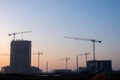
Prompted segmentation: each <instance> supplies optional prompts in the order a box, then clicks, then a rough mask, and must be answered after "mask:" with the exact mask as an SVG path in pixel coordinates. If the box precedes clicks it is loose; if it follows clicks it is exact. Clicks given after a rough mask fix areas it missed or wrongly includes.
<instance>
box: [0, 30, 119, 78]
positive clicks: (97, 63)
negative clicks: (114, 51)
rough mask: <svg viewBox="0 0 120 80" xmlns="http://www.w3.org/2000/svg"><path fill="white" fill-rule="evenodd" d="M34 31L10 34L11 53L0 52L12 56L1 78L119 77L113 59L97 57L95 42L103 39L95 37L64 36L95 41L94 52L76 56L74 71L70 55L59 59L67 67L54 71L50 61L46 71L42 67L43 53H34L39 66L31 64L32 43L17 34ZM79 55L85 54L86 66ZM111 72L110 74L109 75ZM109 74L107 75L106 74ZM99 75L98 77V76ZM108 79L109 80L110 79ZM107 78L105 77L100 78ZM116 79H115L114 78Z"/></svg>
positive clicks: (2, 69) (3, 68)
mask: <svg viewBox="0 0 120 80" xmlns="http://www.w3.org/2000/svg"><path fill="white" fill-rule="evenodd" d="M29 32H32V31H24V32H17V33H12V34H9V36H13V40H12V41H11V43H10V55H8V54H0V55H5V56H10V65H9V66H4V67H2V68H1V75H0V79H2V80H3V79H4V80H8V79H9V80H16V79H20V80H22V79H26V80H40V79H42V80H53V79H54V80H98V77H101V76H103V75H104V77H105V78H108V79H110V78H111V77H112V78H119V79H120V77H119V76H118V75H120V73H119V72H114V71H113V70H112V61H111V60H97V59H96V57H95V54H96V53H95V43H101V42H102V41H99V40H95V39H86V38H76V37H68V36H64V38H67V39H74V40H84V41H88V42H92V43H93V53H83V54H79V55H77V56H76V65H75V66H76V70H75V71H73V70H71V69H68V61H69V60H70V57H65V58H61V59H59V60H64V61H65V63H66V64H65V69H54V70H53V71H52V72H49V71H48V62H47V63H46V72H43V71H42V69H40V64H39V63H40V62H39V57H40V55H42V54H43V53H41V52H38V53H33V54H35V55H38V66H31V56H32V55H31V54H32V52H31V45H32V44H31V43H32V41H29V40H23V39H22V40H17V39H16V37H15V35H16V34H24V33H29ZM89 54H93V60H87V57H88V55H89ZM79 56H85V61H86V63H85V64H86V67H80V66H79V64H78V63H79ZM108 74H109V75H108ZM106 75H107V76H106ZM13 76H14V77H13ZM96 76H97V77H96ZM108 79H107V80H108ZM99 80H105V79H99ZM112 80H115V79H112Z"/></svg>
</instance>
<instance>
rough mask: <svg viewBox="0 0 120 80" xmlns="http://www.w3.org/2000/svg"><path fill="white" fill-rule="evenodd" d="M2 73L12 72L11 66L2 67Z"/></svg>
mask: <svg viewBox="0 0 120 80" xmlns="http://www.w3.org/2000/svg"><path fill="white" fill-rule="evenodd" d="M1 72H2V73H11V70H10V66H5V67H2V68H1Z"/></svg>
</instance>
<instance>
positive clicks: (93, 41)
mask: <svg viewBox="0 0 120 80" xmlns="http://www.w3.org/2000/svg"><path fill="white" fill-rule="evenodd" d="M64 38H68V39H75V40H85V41H91V42H92V43H93V60H94V61H95V42H98V43H101V42H102V41H99V40H95V39H86V38H77V37H68V36H64Z"/></svg>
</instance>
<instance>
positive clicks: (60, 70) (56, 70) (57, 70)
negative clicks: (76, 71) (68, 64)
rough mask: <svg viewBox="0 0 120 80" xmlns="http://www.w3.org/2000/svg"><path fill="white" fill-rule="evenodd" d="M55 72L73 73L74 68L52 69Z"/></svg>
mask: <svg viewBox="0 0 120 80" xmlns="http://www.w3.org/2000/svg"><path fill="white" fill-rule="evenodd" d="M52 72H53V73H71V72H72V70H70V69H67V70H66V69H55V70H53V71H52Z"/></svg>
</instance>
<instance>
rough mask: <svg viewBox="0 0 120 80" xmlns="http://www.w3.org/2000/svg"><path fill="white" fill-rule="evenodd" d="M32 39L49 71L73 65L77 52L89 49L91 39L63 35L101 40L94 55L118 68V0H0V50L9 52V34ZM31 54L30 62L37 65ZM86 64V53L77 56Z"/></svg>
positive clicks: (2, 59) (0, 58)
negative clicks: (109, 61) (66, 61)
mask: <svg viewBox="0 0 120 80" xmlns="http://www.w3.org/2000/svg"><path fill="white" fill-rule="evenodd" d="M22 31H32V33H26V34H19V35H16V39H24V40H31V41H32V53H37V52H38V51H39V52H42V53H44V54H43V55H40V68H41V69H43V70H44V71H46V62H47V61H48V64H49V71H51V70H53V69H60V68H65V60H59V59H63V58H65V57H69V58H70V60H69V62H68V68H69V69H72V70H75V69H76V59H75V58H76V56H77V55H79V54H83V53H86V52H89V53H91V54H90V55H89V56H88V60H92V59H93V54H92V42H90V41H83V40H74V39H73V40H72V39H66V38H64V36H71V37H78V38H88V39H89V38H90V39H96V40H102V43H101V44H99V43H96V59H98V60H112V63H113V64H112V66H113V69H115V70H117V69H120V36H119V35H120V0H0V54H8V55H9V54H10V42H11V40H12V39H13V37H12V36H8V34H9V33H14V32H22ZM9 57H10V56H5V55H0V67H3V66H7V65H9V62H10V61H9V60H10V58H9ZM37 65H38V64H37V55H33V54H32V66H37ZM79 66H85V56H79Z"/></svg>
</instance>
